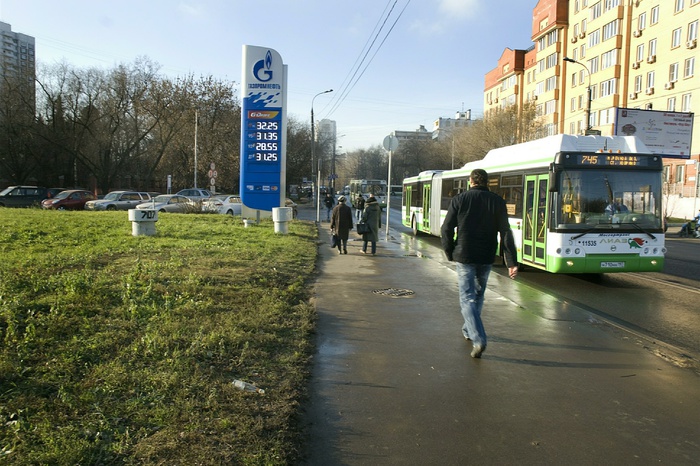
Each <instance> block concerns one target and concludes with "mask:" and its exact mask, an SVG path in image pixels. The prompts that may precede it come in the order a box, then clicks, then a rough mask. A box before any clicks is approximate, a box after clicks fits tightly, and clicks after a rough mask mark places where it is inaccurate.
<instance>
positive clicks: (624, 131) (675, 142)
mask: <svg viewBox="0 0 700 466" xmlns="http://www.w3.org/2000/svg"><path fill="white" fill-rule="evenodd" d="M615 135H617V136H636V137H638V138H639V139H641V140H642V142H644V144H645V145H646V146H647V147H648V148H649V149H651V150H652V152H654V153H655V154H659V155H662V156H663V157H668V158H676V159H688V158H690V142H691V140H692V135H693V114H692V113H681V112H663V111H658V110H641V109H637V108H618V109H617V112H616V115H615Z"/></svg>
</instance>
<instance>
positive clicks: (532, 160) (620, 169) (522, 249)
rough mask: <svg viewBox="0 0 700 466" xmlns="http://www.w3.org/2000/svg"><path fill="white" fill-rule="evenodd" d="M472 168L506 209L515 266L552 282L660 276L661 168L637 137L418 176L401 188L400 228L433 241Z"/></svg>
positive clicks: (562, 144)
mask: <svg viewBox="0 0 700 466" xmlns="http://www.w3.org/2000/svg"><path fill="white" fill-rule="evenodd" d="M476 168H481V169H484V170H486V172H487V173H488V174H489V189H490V190H491V191H493V192H496V193H498V194H499V195H501V196H502V197H503V199H504V200H505V201H506V205H507V208H508V217H509V223H510V226H511V228H512V230H513V234H514V236H515V243H516V247H517V252H518V262H519V263H521V264H524V265H528V266H531V267H535V268H538V269H542V270H546V271H548V272H552V273H611V272H648V271H654V272H659V271H661V270H662V269H663V266H664V254H665V252H666V248H665V245H664V241H665V236H664V222H663V211H662V206H661V203H662V190H661V187H662V170H663V163H662V159H661V156H659V155H655V154H653V153H652V152H651V151H650V150H649V149H648V148H647V147H646V146H645V145H644V144H643V143H642V142H641V141H639V140H638V139H637V138H635V137H633V136H571V135H556V136H550V137H546V138H543V139H539V140H536V141H531V142H527V143H523V144H516V145H514V146H509V147H502V148H499V149H494V150H492V151H490V152H489V153H488V154H487V155H486V157H484V159H482V160H479V161H476V162H470V163H467V164H466V165H465V166H464V167H462V168H458V169H454V170H446V171H437V170H436V171H426V172H422V173H420V174H419V175H417V176H413V177H410V178H406V179H404V180H403V195H402V207H401V215H402V223H403V224H404V225H405V226H407V227H410V228H412V230H413V232H414V234H418V233H421V232H422V233H427V234H431V235H437V236H439V235H440V227H441V226H442V223H443V221H444V219H445V215H446V213H447V209H448V207H449V203H450V200H451V199H452V197H453V196H455V195H457V194H459V193H461V192H463V191H465V190H467V189H468V186H469V183H468V180H469V174H470V173H471V171H472V170H474V169H476Z"/></svg>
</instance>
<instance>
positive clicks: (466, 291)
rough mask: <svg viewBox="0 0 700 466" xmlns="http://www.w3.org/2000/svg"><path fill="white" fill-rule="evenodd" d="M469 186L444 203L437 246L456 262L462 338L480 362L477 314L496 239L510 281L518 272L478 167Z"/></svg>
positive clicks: (504, 219) (496, 201) (501, 215)
mask: <svg viewBox="0 0 700 466" xmlns="http://www.w3.org/2000/svg"><path fill="white" fill-rule="evenodd" d="M469 184H470V188H469V190H468V191H465V192H463V193H461V194H458V195H457V196H455V197H453V198H452V200H451V201H450V206H449V208H448V210H447V215H446V216H445V221H444V222H443V224H442V231H441V232H442V248H443V250H444V251H445V255H446V256H447V260H449V261H454V262H456V268H457V284H458V286H459V305H460V308H461V311H462V317H464V325H463V326H462V335H464V338H466V339H467V340H471V341H472V352H471V356H472V357H473V358H480V357H481V353H483V352H484V350H486V343H487V339H486V331H485V330H484V325H483V323H482V321H481V310H482V307H483V305H484V293H486V284H487V282H488V279H489V274H490V273H491V266H492V265H493V262H494V259H495V257H496V249H497V247H498V235H500V238H501V252H502V254H503V257H504V259H505V262H506V266H507V267H508V273H509V275H510V278H515V277H516V275H517V274H518V264H517V255H516V252H515V242H514V240H513V232H512V231H511V229H510V225H509V224H508V213H507V210H506V203H505V201H504V200H503V199H502V198H501V197H500V196H499V195H498V194H496V193H493V192H491V191H489V188H488V174H487V173H486V171H484V170H482V169H476V170H474V171H472V173H471V176H470V177H469ZM455 228H457V238H456V239H455Z"/></svg>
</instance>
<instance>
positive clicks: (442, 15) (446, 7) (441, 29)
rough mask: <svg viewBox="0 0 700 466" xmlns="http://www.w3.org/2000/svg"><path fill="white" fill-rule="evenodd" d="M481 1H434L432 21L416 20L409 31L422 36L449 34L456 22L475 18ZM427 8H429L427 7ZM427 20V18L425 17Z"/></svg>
mask: <svg viewBox="0 0 700 466" xmlns="http://www.w3.org/2000/svg"><path fill="white" fill-rule="evenodd" d="M482 1H483V0H434V4H435V5H436V6H434V7H433V11H432V14H431V15H430V16H433V19H427V20H426V19H418V20H414V21H412V22H411V29H412V30H413V31H416V32H418V33H420V34H422V35H423V36H433V35H439V34H444V33H447V32H449V30H450V29H451V28H453V27H454V25H455V23H456V22H463V21H464V20H465V19H470V18H476V17H477V13H478V11H479V10H480V9H481V8H480V7H481V2H482ZM428 8H429V7H428ZM426 18H427V16H426Z"/></svg>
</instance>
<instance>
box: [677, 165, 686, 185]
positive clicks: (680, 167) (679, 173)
mask: <svg viewBox="0 0 700 466" xmlns="http://www.w3.org/2000/svg"><path fill="white" fill-rule="evenodd" d="M684 168H685V165H676V183H682V182H683V178H685V177H684V176H683V172H684V170H683V169H684Z"/></svg>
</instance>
